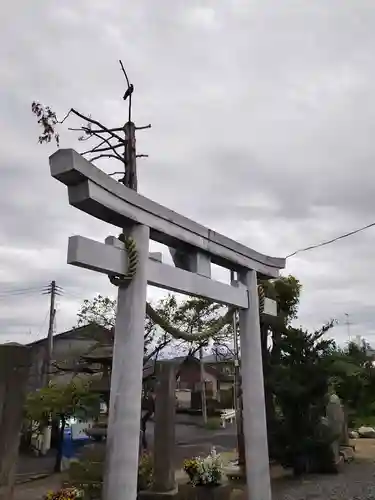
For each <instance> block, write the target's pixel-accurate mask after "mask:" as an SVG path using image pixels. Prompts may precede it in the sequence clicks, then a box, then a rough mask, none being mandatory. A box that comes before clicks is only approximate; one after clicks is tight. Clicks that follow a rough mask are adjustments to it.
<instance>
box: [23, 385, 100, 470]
mask: <svg viewBox="0 0 375 500" xmlns="http://www.w3.org/2000/svg"><path fill="white" fill-rule="evenodd" d="M99 410H100V401H99V398H98V396H97V395H96V394H94V393H92V392H91V391H90V384H87V383H86V384H83V383H75V382H70V383H69V384H67V385H65V386H64V385H62V386H59V385H50V386H48V387H44V388H43V389H40V390H37V391H35V392H32V393H30V394H29V395H28V397H27V401H26V406H25V413H26V416H27V418H28V419H30V420H31V421H36V422H39V423H40V425H41V426H42V425H45V416H46V415H50V416H51V418H52V420H57V421H58V422H59V424H60V425H59V428H60V432H59V441H58V451H57V457H56V463H55V471H56V472H59V471H60V470H61V459H62V444H63V439H64V431H65V427H66V423H67V421H68V420H69V419H70V418H72V417H75V418H79V419H81V420H86V419H88V418H92V417H95V416H97V415H98V414H99Z"/></svg>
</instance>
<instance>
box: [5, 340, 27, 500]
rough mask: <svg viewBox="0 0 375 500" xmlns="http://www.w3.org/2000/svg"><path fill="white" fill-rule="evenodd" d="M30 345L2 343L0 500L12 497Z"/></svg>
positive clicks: (8, 499)
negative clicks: (28, 346)
mask: <svg viewBox="0 0 375 500" xmlns="http://www.w3.org/2000/svg"><path fill="white" fill-rule="evenodd" d="M30 360H31V356H30V349H29V348H27V347H24V346H21V345H9V344H5V345H0V500H11V499H12V496H13V487H14V479H15V472H16V465H17V461H18V460H17V459H18V448H19V443H20V432H21V426H22V417H23V406H24V403H25V397H26V387H27V380H28V375H29V369H30Z"/></svg>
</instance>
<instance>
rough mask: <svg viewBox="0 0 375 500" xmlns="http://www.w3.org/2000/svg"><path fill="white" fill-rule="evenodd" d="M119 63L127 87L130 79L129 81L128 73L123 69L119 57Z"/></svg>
mask: <svg viewBox="0 0 375 500" xmlns="http://www.w3.org/2000/svg"><path fill="white" fill-rule="evenodd" d="M119 63H120V66H121V69H122V72H123V73H124V76H125V79H126V83H127V85H128V87H130V81H129V78H128V75H127V73H126V71H125V68H124V65H123V64H122V61H121V59H120V60H119Z"/></svg>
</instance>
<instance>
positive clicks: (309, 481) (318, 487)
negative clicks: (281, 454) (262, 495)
mask: <svg viewBox="0 0 375 500" xmlns="http://www.w3.org/2000/svg"><path fill="white" fill-rule="evenodd" d="M273 500H375V465H374V463H373V462H368V461H361V462H353V463H351V464H349V465H345V466H344V469H343V471H342V473H340V474H337V475H332V476H331V475H327V476H308V477H307V478H306V479H300V480H293V479H290V480H279V481H275V482H274V484H273Z"/></svg>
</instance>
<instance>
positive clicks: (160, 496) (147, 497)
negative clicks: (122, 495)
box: [137, 488, 178, 500]
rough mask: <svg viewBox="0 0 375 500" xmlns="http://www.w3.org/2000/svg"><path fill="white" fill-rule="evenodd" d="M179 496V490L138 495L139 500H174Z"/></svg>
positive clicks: (148, 492) (149, 491) (140, 492)
mask: <svg viewBox="0 0 375 500" xmlns="http://www.w3.org/2000/svg"><path fill="white" fill-rule="evenodd" d="M177 496H178V488H175V489H174V490H171V491H164V492H158V491H152V490H146V491H139V492H138V495H137V500H173V499H175V498H177Z"/></svg>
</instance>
